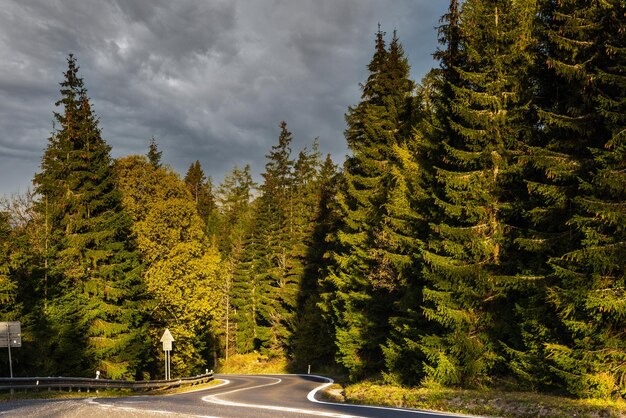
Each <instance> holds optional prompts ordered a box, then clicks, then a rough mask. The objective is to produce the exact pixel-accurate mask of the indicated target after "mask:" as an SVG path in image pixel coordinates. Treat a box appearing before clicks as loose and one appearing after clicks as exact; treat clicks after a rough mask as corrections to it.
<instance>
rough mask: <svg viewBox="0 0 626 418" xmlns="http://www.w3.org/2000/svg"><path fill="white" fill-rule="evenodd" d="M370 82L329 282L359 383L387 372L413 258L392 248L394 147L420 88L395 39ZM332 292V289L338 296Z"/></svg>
mask: <svg viewBox="0 0 626 418" xmlns="http://www.w3.org/2000/svg"><path fill="white" fill-rule="evenodd" d="M368 70H369V72H370V75H369V77H368V80H367V82H366V83H365V84H364V85H363V86H362V89H363V94H362V97H361V102H360V103H359V104H358V105H357V106H356V107H353V108H350V109H349V111H348V113H347V115H346V121H347V123H348V129H347V130H346V133H345V135H346V140H347V142H348V147H349V148H350V151H351V155H350V156H349V157H348V159H347V160H346V162H345V164H344V172H343V184H342V186H340V187H339V192H338V202H339V204H340V206H341V211H342V216H343V217H344V221H343V222H344V225H343V226H342V228H341V229H340V230H339V231H338V232H337V240H338V246H337V247H336V250H335V251H334V252H333V255H332V257H333V259H334V267H333V268H332V269H331V271H330V274H329V275H328V277H327V279H326V281H327V283H328V284H329V285H331V286H332V287H334V290H331V291H330V292H331V293H332V295H331V296H330V297H325V298H324V299H325V300H327V302H325V303H326V304H327V305H328V304H330V306H331V307H329V306H327V307H326V308H325V309H326V310H327V311H329V312H333V315H334V317H335V319H334V325H335V334H336V335H335V339H336V344H337V349H338V350H337V360H338V362H339V364H341V365H343V366H344V367H345V368H346V369H348V371H349V372H350V375H351V376H352V377H358V376H362V375H363V374H365V373H369V372H371V371H374V370H380V368H381V367H382V363H381V359H382V353H381V345H382V344H383V343H384V342H385V340H386V338H387V335H388V332H389V323H388V320H389V317H390V315H391V308H392V307H393V302H394V300H395V299H396V295H394V290H395V289H396V288H397V286H398V285H399V284H400V281H401V275H402V274H401V272H400V270H402V269H403V268H404V266H405V265H406V264H407V262H406V256H407V255H406V254H400V253H401V251H400V252H399V251H398V250H399V249H398V248H397V247H396V248H394V245H396V243H393V244H392V243H390V239H393V238H392V235H393V234H394V232H392V231H391V228H392V227H391V226H390V224H391V221H390V216H389V211H388V208H389V207H390V206H392V205H393V203H392V202H391V201H390V200H391V197H390V191H391V187H392V184H391V183H392V177H393V176H392V166H393V165H394V164H395V162H394V155H393V146H394V145H396V144H398V143H399V141H400V139H401V138H402V136H403V134H405V133H406V132H408V125H409V120H408V119H409V117H408V115H410V106H408V100H407V99H408V96H409V95H410V93H411V90H412V87H413V85H412V82H411V81H410V80H409V79H408V72H409V66H408V63H407V60H406V58H405V57H404V53H403V51H402V47H401V45H400V43H399V41H398V39H397V37H396V35H395V33H394V36H393V39H392V41H391V45H390V47H389V49H387V48H386V45H385V40H384V33H383V32H382V31H380V29H379V31H378V32H377V33H376V41H375V51H374V55H373V57H372V60H371V62H370V64H369V65H368ZM331 289H332V288H331Z"/></svg>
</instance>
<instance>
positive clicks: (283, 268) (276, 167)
mask: <svg viewBox="0 0 626 418" xmlns="http://www.w3.org/2000/svg"><path fill="white" fill-rule="evenodd" d="M280 129H281V131H280V135H279V137H278V144H277V145H273V146H272V150H271V152H270V153H269V154H268V155H267V156H266V157H267V160H268V162H267V163H266V165H265V172H264V173H263V174H262V176H263V179H264V182H263V184H262V185H261V186H260V191H261V196H259V198H258V199H257V201H256V202H255V212H256V216H255V219H254V223H253V226H252V230H251V232H250V234H251V235H250V238H249V239H250V242H249V243H248V244H247V248H246V253H247V254H246V255H245V256H244V263H242V264H241V269H243V271H245V275H242V274H241V272H238V273H237V274H236V275H235V282H234V283H233V288H234V290H235V291H236V292H237V293H238V294H239V295H242V296H243V295H245V294H247V295H248V296H247V297H238V298H237V299H236V300H235V299H233V303H234V304H235V305H234V307H235V308H236V309H237V311H238V315H240V316H241V315H244V317H241V318H240V320H238V321H237V327H238V330H237V333H238V336H237V338H238V340H239V341H240V342H239V343H238V346H239V347H244V346H245V347H246V349H247V350H249V349H257V350H258V349H260V350H261V351H262V352H264V353H273V354H284V350H285V347H286V344H287V340H288V338H289V334H290V330H289V326H288V321H289V319H290V317H291V304H292V299H293V295H294V294H295V292H296V291H297V283H296V282H295V281H294V279H293V277H292V275H291V274H290V272H289V270H290V263H291V260H290V258H289V257H288V252H289V250H290V242H291V241H290V240H291V236H292V235H291V234H292V233H293V230H294V222H293V219H294V218H293V216H294V209H295V208H294V200H293V193H292V192H293V172H292V170H293V164H294V162H293V161H292V160H291V157H290V156H291V149H290V145H291V141H292V135H291V132H289V130H288V129H287V124H286V123H285V122H284V121H283V122H281V123H280ZM241 269H240V270H241ZM242 281H245V283H244V282H242ZM294 288H295V290H294ZM239 303H244V305H239ZM244 323H245V325H244ZM250 326H252V329H250V328H249V327H250ZM246 328H247V329H246ZM244 336H245V337H244ZM242 337H243V338H244V339H243V340H242V339H241V338H242Z"/></svg>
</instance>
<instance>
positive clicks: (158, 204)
mask: <svg viewBox="0 0 626 418" xmlns="http://www.w3.org/2000/svg"><path fill="white" fill-rule="evenodd" d="M117 173H118V184H119V187H120V189H121V190H122V194H123V203H124V205H125V207H126V209H127V210H128V211H129V212H130V214H131V216H132V217H133V233H134V234H135V237H136V240H137V244H138V248H139V251H140V253H141V257H142V261H143V263H144V265H145V273H144V281H145V284H146V288H147V290H148V293H149V295H150V297H151V299H152V300H151V303H150V308H151V310H152V315H151V319H150V333H151V336H152V338H153V339H154V341H155V343H156V344H153V345H154V346H155V350H158V353H159V354H160V355H162V351H161V345H160V344H158V341H159V338H160V337H161V334H162V333H163V330H164V328H166V327H167V328H169V330H170V332H171V333H172V335H173V337H174V339H175V342H174V350H173V351H172V372H173V375H188V374H190V373H194V372H198V371H201V370H204V368H205V367H208V363H209V362H210V361H211V359H210V358H209V353H210V351H211V350H213V349H214V347H213V346H212V344H213V341H214V334H215V328H214V324H215V323H216V319H217V318H219V317H220V312H221V307H220V302H221V300H222V290H221V288H222V286H221V284H220V280H222V277H223V274H222V270H223V264H222V262H221V259H220V255H219V252H218V250H217V248H216V246H215V245H214V244H213V243H212V242H210V241H209V239H208V238H207V236H206V234H205V231H204V224H203V222H202V219H201V218H200V217H199V215H198V213H197V209H196V205H195V202H194V201H193V199H192V197H191V194H190V193H189V191H188V189H187V188H186V187H185V184H184V182H183V181H182V180H181V179H180V177H179V176H178V175H177V174H176V173H174V172H172V171H171V170H170V169H169V168H165V167H155V166H154V165H152V164H150V163H149V162H148V160H147V159H146V158H145V157H143V156H129V157H125V158H122V159H120V160H118V161H117Z"/></svg>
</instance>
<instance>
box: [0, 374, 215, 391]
mask: <svg viewBox="0 0 626 418" xmlns="http://www.w3.org/2000/svg"><path fill="white" fill-rule="evenodd" d="M211 380H213V372H210V373H205V374H201V375H198V376H192V377H182V378H179V379H170V380H113V379H89V378H84V377H14V378H8V377H0V391H2V390H22V389H23V390H28V389H33V390H39V389H48V390H49V391H50V390H52V389H56V390H67V391H69V392H71V391H73V390H78V391H79V392H80V391H81V390H83V389H85V390H87V391H89V390H91V389H95V390H98V389H131V390H134V391H139V390H152V389H168V388H175V387H181V386H194V385H199V384H202V383H208V382H210V381H211Z"/></svg>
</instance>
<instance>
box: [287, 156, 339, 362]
mask: <svg viewBox="0 0 626 418" xmlns="http://www.w3.org/2000/svg"><path fill="white" fill-rule="evenodd" d="M301 160H302V158H299V161H301ZM297 165H298V164H297ZM296 177H297V176H296ZM337 182H338V172H337V166H336V165H335V164H334V163H333V161H332V159H331V157H330V155H327V156H326V159H325V160H324V162H323V164H322V165H321V167H320V168H319V175H318V177H317V178H316V179H315V181H313V182H309V183H308V186H309V187H310V188H311V189H312V190H311V191H315V193H312V194H309V193H306V194H305V196H309V197H314V198H315V202H314V203H315V208H310V209H307V210H310V212H305V213H310V214H311V215H312V216H313V218H312V219H311V223H310V224H309V228H310V227H312V228H313V229H312V230H311V231H307V233H306V234H305V237H306V245H305V248H303V250H305V251H306V252H305V255H304V259H303V260H302V262H303V272H302V279H301V282H300V283H301V284H300V291H299V295H298V307H297V309H296V318H295V322H294V324H295V325H294V332H293V334H292V338H291V341H290V343H289V346H290V351H291V353H292V354H293V359H294V363H295V366H296V369H295V370H294V371H302V370H304V368H305V367H306V366H308V365H310V366H311V367H312V368H313V369H316V370H319V369H320V368H322V367H327V366H328V365H329V364H332V362H333V358H334V349H333V329H332V326H331V323H329V321H328V320H327V319H328V318H326V317H325V313H324V311H323V309H322V308H321V307H320V304H322V293H323V292H324V291H325V289H324V287H323V286H324V282H323V280H320V278H321V277H323V275H324V274H325V272H326V270H327V269H328V266H329V263H328V261H329V260H328V259H327V258H326V254H327V253H328V252H330V251H331V250H332V249H333V248H332V244H331V243H329V242H328V240H327V238H328V237H329V236H332V235H333V234H334V233H336V228H337V227H338V225H339V219H337V216H338V215H337V211H336V210H335V207H334V197H335V194H336V188H337ZM311 203H313V202H311ZM320 282H321V283H320ZM322 305H323V304H322Z"/></svg>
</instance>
